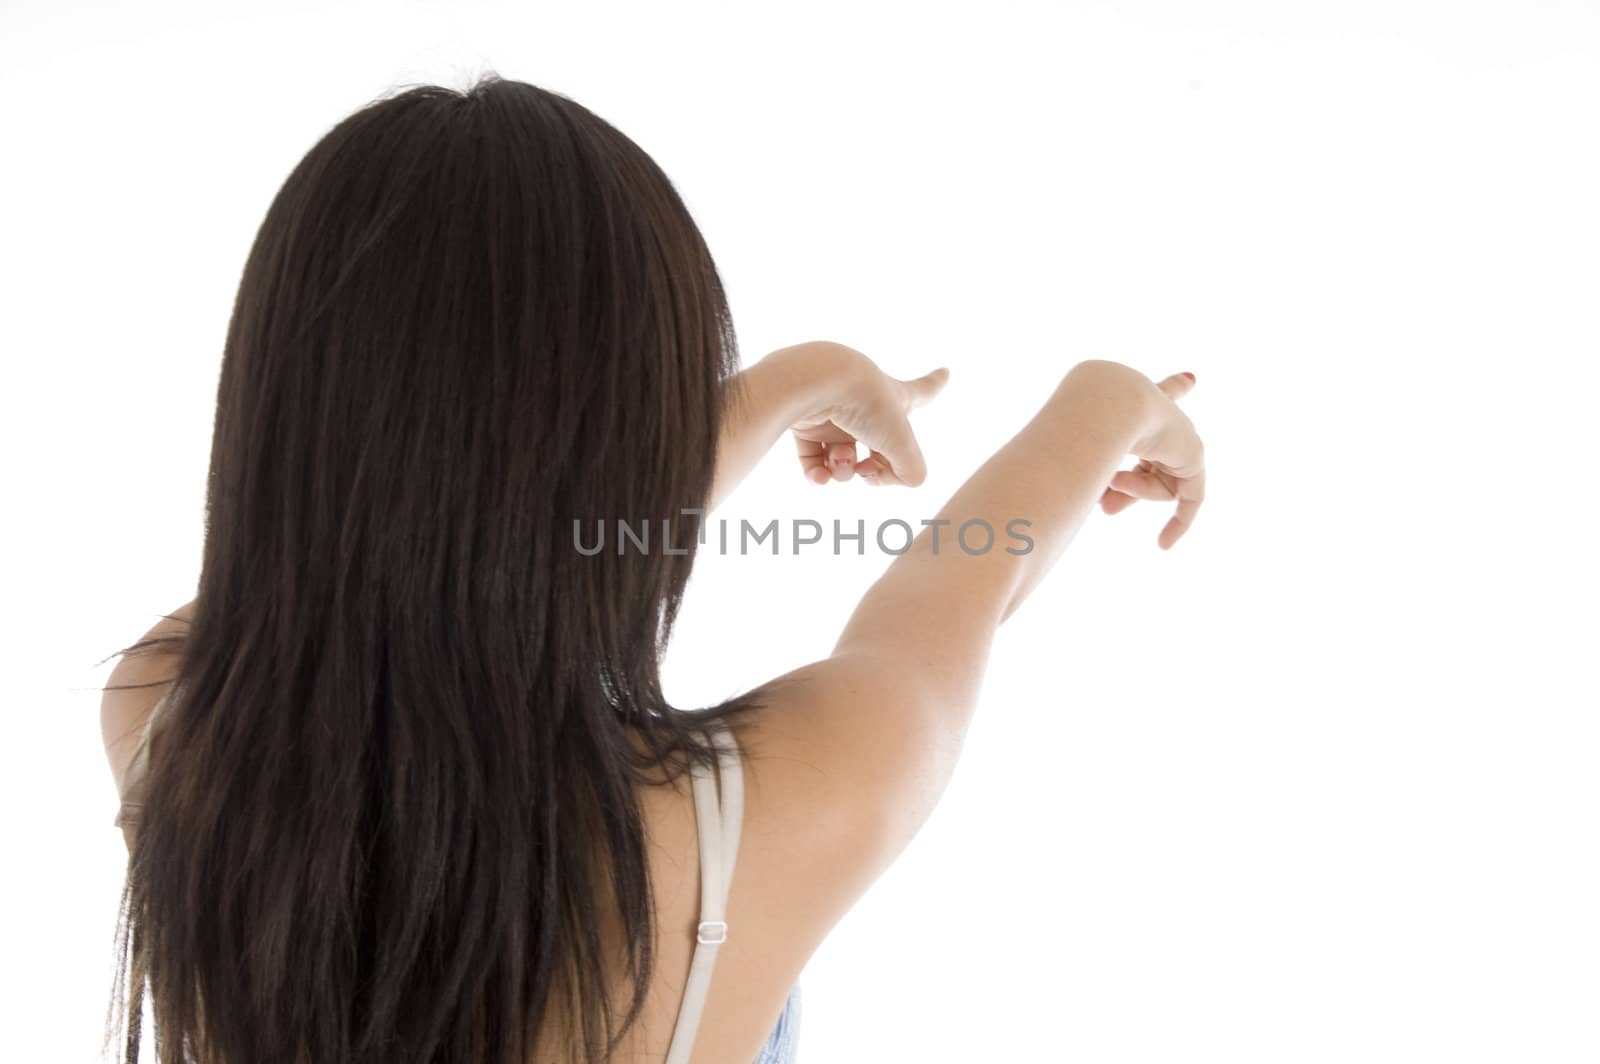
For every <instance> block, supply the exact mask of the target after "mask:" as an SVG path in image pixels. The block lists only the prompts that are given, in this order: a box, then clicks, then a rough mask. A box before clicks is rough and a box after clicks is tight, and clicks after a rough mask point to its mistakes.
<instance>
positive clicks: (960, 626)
mask: <svg viewBox="0 0 1600 1064" xmlns="http://www.w3.org/2000/svg"><path fill="white" fill-rule="evenodd" d="M1129 372H1131V371H1128V370H1127V369H1126V367H1120V366H1117V365H1115V364H1112V363H1104V362H1098V361H1092V362H1085V363H1080V364H1079V365H1078V366H1077V367H1075V368H1074V369H1073V370H1072V372H1070V373H1069V374H1067V377H1066V379H1065V380H1063V381H1062V383H1061V385H1060V387H1058V388H1057V389H1056V391H1055V393H1054V394H1053V395H1052V396H1051V397H1050V399H1049V400H1048V401H1047V402H1046V403H1045V405H1044V407H1043V408H1042V409H1041V410H1040V411H1039V412H1038V413H1037V414H1036V415H1035V416H1034V417H1033V419H1032V420H1031V421H1030V422H1029V423H1028V424H1027V425H1026V426H1025V427H1024V428H1023V429H1022V430H1021V431H1020V432H1018V433H1017V435H1016V436H1015V437H1014V438H1013V439H1012V440H1011V441H1010V442H1008V443H1007V444H1006V445H1005V446H1004V447H1002V448H1001V449H1000V450H999V451H997V452H996V453H995V454H994V455H993V456H992V457H991V458H990V459H989V460H988V461H987V462H985V463H984V464H983V466H981V467H980V468H979V469H978V471H977V472H975V473H974V474H973V475H972V476H971V477H970V478H969V479H968V480H967V482H966V483H965V484H963V485H962V486H961V487H960V488H959V489H958V490H957V491H956V493H955V494H954V495H952V496H951V497H950V499H949V501H948V502H946V503H945V505H944V507H943V508H942V509H941V510H940V511H939V512H938V514H937V515H936V517H935V518H934V521H933V522H932V523H929V527H928V528H926V529H924V530H923V532H922V533H921V534H920V535H919V536H917V538H916V540H915V541H914V542H913V543H912V544H911V547H910V549H909V550H908V551H906V553H904V554H903V555H901V556H900V557H898V558H896V559H895V561H894V563H893V564H891V565H890V566H889V567H888V569H887V571H886V572H885V573H884V574H883V576H882V577H880V578H879V580H878V581H877V583H876V584H874V585H873V587H872V588H871V589H870V590H868V592H867V594H866V595H865V596H864V597H863V598H862V600H861V604H860V605H859V606H858V607H857V608H856V611H855V613H854V614H853V615H852V617H851V618H850V621H849V623H848V624H847V625H846V626H845V629H844V632H843V633H842V635H841V636H840V639H839V642H838V645H837V646H836V648H835V654H840V653H852V652H859V653H865V654H869V655H872V656H874V657H877V658H881V659H883V660H899V661H903V662H904V663H905V665H906V668H907V669H908V670H914V671H916V672H918V673H920V674H921V679H922V682H923V683H925V684H928V685H929V686H930V688H931V689H934V690H936V691H937V692H938V695H937V697H936V698H934V699H933V702H934V703H935V704H937V705H940V706H942V707H946V709H948V707H950V706H957V707H962V708H961V709H960V711H959V713H958V715H959V714H961V713H964V712H965V711H966V709H969V708H970V706H971V705H972V704H973V703H974V701H975V699H976V697H977V692H978V687H979V684H980V682H981V679H982V676H983V669H984V664H985V662H986V660H987V657H988V652H989V646H990V642H991V639H992V637H993V635H994V632H995V629H996V628H998V627H999V625H1000V624H1001V623H1002V622H1003V621H1004V620H1005V619H1006V618H1007V617H1009V616H1010V615H1011V614H1012V612H1014V611H1015V610H1016V608H1017V607H1018V606H1019V605H1020V604H1021V603H1022V601H1023V599H1024V598H1026V597H1027V595H1028V593H1029V592H1030V591H1031V590H1032V589H1033V588H1034V587H1035V586H1036V585H1037V584H1038V583H1039V581H1040V580H1041V579H1042V578H1043V577H1044V575H1045V573H1047V572H1048V571H1049V569H1050V568H1051V566H1053V565H1054V564H1055V562H1056V560H1057V559H1058V558H1060V556H1061V554H1062V552H1063V551H1064V550H1065V548H1066V546H1067V544H1068V542H1070V541H1071V539H1072V537H1073V535H1074V534H1075V533H1076V532H1077V529H1078V527H1079V526H1080V525H1081V524H1082V523H1083V521H1084V519H1085V518H1086V517H1087V516H1088V514H1089V513H1090V512H1091V511H1092V510H1093V509H1094V506H1095V503H1096V502H1097V501H1098V500H1099V498H1100V495H1101V493H1102V492H1104V491H1105V489H1106V485H1107V483H1108V482H1109V481H1110V479H1111V476H1112V474H1113V473H1115V472H1116V470H1117V467H1118V466H1119V465H1120V464H1121V462H1122V460H1123V459H1124V458H1125V457H1126V455H1127V454H1128V452H1129V449H1130V447H1131V446H1132V445H1133V444H1134V441H1135V440H1136V439H1137V438H1138V437H1139V435H1140V434H1141V433H1142V432H1143V431H1145V427H1146V426H1147V424H1148V418H1149V416H1150V415H1149V409H1148V404H1147V402H1146V401H1145V400H1144V399H1143V398H1141V395H1140V391H1139V389H1137V388H1134V387H1130V386H1129V384H1128V382H1127V379H1126V376H1125V375H1126V374H1127V373H1129ZM1015 522H1025V523H1021V524H1017V523H1015ZM969 523H970V525H971V527H970V528H969V530H968V531H967V533H966V534H965V536H963V532H962V529H963V526H967V525H969ZM991 534H992V539H991V538H990V537H991ZM1022 537H1025V538H1026V543H1024V542H1023V541H1022ZM964 544H966V546H965V547H964ZM981 545H987V548H988V549H986V550H981V551H980V550H979V547H980V546H981ZM968 548H970V549H968ZM963 719H964V717H963Z"/></svg>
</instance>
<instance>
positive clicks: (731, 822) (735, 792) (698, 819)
mask: <svg viewBox="0 0 1600 1064" xmlns="http://www.w3.org/2000/svg"><path fill="white" fill-rule="evenodd" d="M712 738H713V741H714V742H715V743H716V745H717V747H718V752H719V754H720V755H721V756H720V771H719V773H718V775H719V777H720V779H721V784H722V798H721V803H720V806H719V804H718V800H717V795H716V787H715V784H713V782H712V780H711V773H710V770H708V769H705V768H701V767H700V766H695V767H693V768H692V769H691V770H690V771H691V774H692V778H693V783H694V811H695V829H696V832H697V834H698V835H699V839H700V923H699V926H698V927H697V928H696V929H695V946H694V957H693V959H692V960H690V962H689V978H688V980H687V981H686V982H685V983H684V987H683V1003H682V1004H681V1005H680V1006H679V1007H678V1023H677V1026H676V1027H675V1028H674V1029H673V1032H672V1047H671V1048H670V1049H669V1050H668V1051H667V1061H666V1064H689V1054H690V1053H691V1052H693V1050H694V1039H695V1034H696V1033H697V1032H698V1031H699V1029H700V1014H701V1013H702V1012H704V1011H705V1007H706V996H707V994H708V993H709V992H710V990H711V972H712V969H713V968H714V967H715V965H716V962H717V947H718V946H720V945H721V944H722V943H723V942H725V941H727V938H728V923H727V903H728V888H729V887H730V886H731V885H732V883H733V868H734V863H735V861H736V859H737V857H738V854H739V831H740V828H741V826H742V821H743V819H744V772H743V766H742V765H741V764H740V760H739V747H738V744H737V743H736V742H734V740H733V734H732V733H731V732H730V731H729V730H728V729H727V728H720V729H718V730H717V731H716V732H715V733H714V734H713V737H712Z"/></svg>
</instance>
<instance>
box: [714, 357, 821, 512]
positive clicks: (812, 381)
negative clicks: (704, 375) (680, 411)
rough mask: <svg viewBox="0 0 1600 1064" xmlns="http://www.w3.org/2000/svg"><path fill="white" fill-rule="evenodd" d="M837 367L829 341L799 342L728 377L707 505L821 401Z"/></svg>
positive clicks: (723, 494) (719, 498) (718, 499)
mask: <svg viewBox="0 0 1600 1064" xmlns="http://www.w3.org/2000/svg"><path fill="white" fill-rule="evenodd" d="M838 372H842V370H841V369H840V368H839V366H838V360H836V359H834V358H832V357H831V350H830V346H829V345H827V344H823V343H804V344H795V345H793V346H791V347H784V348H780V349H779V350H777V351H774V352H772V353H771V354H769V355H767V356H766V357H765V358H763V359H762V360H761V361H759V362H757V363H755V364H754V365H753V366H750V367H749V368H748V369H745V370H742V371H741V372H739V373H738V374H736V375H735V376H734V377H732V378H731V379H730V380H729V381H728V383H727V384H726V385H725V386H724V393H723V407H722V430H721V433H720V435H719V439H718V441H717V470H716V477H715V480H714V483H713V484H712V489H711V499H710V500H709V502H708V503H707V505H706V509H707V510H714V509H716V508H717V506H719V505H720V504H721V503H722V501H723V500H724V499H726V498H727V497H728V496H729V495H730V494H732V492H733V489H734V488H736V487H738V485H739V482H740V481H742V480H743V479H744V478H745V476H746V475H747V474H748V473H749V472H750V470H751V469H753V468H755V465H756V463H757V462H759V461H761V459H762V457H763V456H764V455H766V453H767V452H768V451H770V450H771V449H772V446H773V444H775V443H777V442H778V440H779V439H781V438H782V436H783V434H784V432H786V431H787V430H788V429H789V427H790V426H791V425H793V424H794V423H795V422H797V421H799V420H800V419H801V418H803V417H805V416H806V415H807V414H808V413H810V412H811V411H813V410H816V409H818V408H819V407H821V406H823V405H825V404H826V402H827V397H828V395H829V394H830V393H829V389H830V387H832V386H833V385H834V383H836V382H834V381H833V380H832V378H833V377H834V375H835V374H836V373H838Z"/></svg>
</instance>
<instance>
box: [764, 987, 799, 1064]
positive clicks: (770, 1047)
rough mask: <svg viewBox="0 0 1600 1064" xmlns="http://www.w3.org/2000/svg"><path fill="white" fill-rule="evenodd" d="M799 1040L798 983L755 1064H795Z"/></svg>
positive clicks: (785, 1003)
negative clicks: (796, 1045)
mask: <svg viewBox="0 0 1600 1064" xmlns="http://www.w3.org/2000/svg"><path fill="white" fill-rule="evenodd" d="M799 1039H800V984H799V983H796V984H795V985H794V989H793V990H791V991H789V1000H788V1001H785V1002H784V1003H783V1011H782V1012H781V1013H779V1014H778V1026H776V1027H774V1028H773V1029H772V1035H771V1036H770V1037H769V1038H768V1039H767V1044H766V1045H764V1046H762V1047H761V1055H760V1056H759V1057H757V1058H756V1060H755V1064H794V1061H795V1059H796V1056H795V1054H796V1050H795V1043H796V1042H798V1041H799Z"/></svg>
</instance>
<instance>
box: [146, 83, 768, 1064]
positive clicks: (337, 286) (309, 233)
mask: <svg viewBox="0 0 1600 1064" xmlns="http://www.w3.org/2000/svg"><path fill="white" fill-rule="evenodd" d="M736 357H737V355H736V350H735V345H734V336H733V331H732V327H731V324H730V320H729V315H728V309H727V306H726V302H725V299H724V295H723V291H722V287H721V285H720V283H719V280H718V277H717V272H716V269H715V267H714V265H713V262H712V259H711V256H710V254H709V253H708V251H707V249H706V247H705V245H704V243H703V241H702V240H701V237H700V235H699V233H698V231H697V230H696V228H695V225H694V223H693V221H692V220H691V218H690V216H689V214H688V212H687V210H686V209H685V207H684V205H683V203H682V202H681V201H680V199H679V197H678V196H677V194H676V193H675V192H674V190H673V187H672V185H671V183H670V182H669V181H668V180H667V178H666V177H665V175H663V174H662V172H661V171H660V170H659V169H658V168H657V166H656V165H655V163H654V162H653V161H652V160H651V159H650V157H649V156H648V155H646V154H645V153H644V152H643V151H642V150H640V148H639V147H638V146H636V145H635V144H634V143H633V142H631V141H630V140H628V138H626V137H624V136H623V135H622V134H621V133H619V132H618V131H617V130H615V129H614V128H612V127H611V126H610V125H608V124H607V123H605V122H604V121H602V120H601V119H599V118H597V117H596V116H595V115H593V114H591V113H590V112H589V111H587V110H585V109H584V108H583V107H581V106H579V105H578V104H576V103H574V102H572V101H571V100H569V99H566V98H563V97H561V96H559V95H555V94H553V93H550V92H546V91H543V90H541V89H538V88H535V87H534V86H531V85H527V84H524V83H520V82H516V81H508V80H502V79H499V78H498V77H495V76H489V77H487V78H485V79H483V80H481V81H480V82H479V83H478V84H476V85H475V86H474V87H472V88H471V89H470V90H469V91H466V92H458V91H455V90H451V89H446V88H441V87H436V86H423V87H418V88H412V89H409V90H407V91H404V92H399V93H397V94H393V95H390V96H388V97H386V98H383V99H380V100H378V101H376V102H374V103H372V104H370V105H369V106H367V107H365V108H363V109H362V110H360V111H359V112H357V113H356V114H354V115H352V116H351V117H349V118H347V119H346V120H344V121H343V122H341V123H339V125H338V126H336V127H335V128H334V129H332V130H331V131H330V132H329V133H328V134H327V135H326V136H325V137H323V138H322V140H321V141H320V142H319V143H318V144H317V145H316V146H315V147H314V148H312V150H311V151H310V152H309V153H308V154H307V155H306V156H305V158H304V159H303V160H302V161H301V162H300V164H299V165H298V166H296V167H295V169H294V170H293V172H292V173H291V174H290V175H289V177H288V179H287V181H286V182H285V183H284V185H283V188H282V190H281V191H280V192H279V194H278V196H277V197H276V199H275V200H274V202H273V203H272V206H271V208H270V210H269V211H268V213H267V216H266V219H265V221H264V222H263V224H262V226H261V229H260V232H259V233H258V235H257V237H256V241H255V244H254V246H253V248H252V249H251V252H250V256H249V260H248V262H247V264H246V266H245V270H244V274H243V277H242V280H241V283H240V286H239V293H238V299H237V303H236V305H235V307H234V311H233V316H232V319H231V321H230V324H229V328H228V335H227V341H226V348H225V352H224V357H223V364H222V373H221V381H220V385H219V388H218V398H217V413H216V425H215V435H214V443H213V451H212V458H211V468H210V478H209V484H208V499H207V526H206V540H205V553H204V562H203V570H202V574H201V579H200V587H199V594H198V597H197V599H196V602H195V608H194V616H193V621H192V624H191V627H190V628H189V630H188V631H187V633H186V634H185V635H183V636H182V638H181V640H180V641H179V645H178V646H177V648H176V650H177V652H178V653H179V654H180V657H179V658H178V659H177V660H178V661H179V665H178V669H177V672H176V677H177V681H176V683H175V685H174V686H173V688H172V690H171V692H170V694H169V696H168V703H169V704H168V706H167V708H166V710H165V711H164V712H163V715H162V717H161V722H160V724H159V725H158V727H157V728H156V729H155V731H154V733H153V737H152V747H151V756H150V775H149V779H148V791H147V793H146V795H145V805H144V811H143V816H142V818H141V820H140V824H139V829H138V833H137V835H136V837H135V841H134V844H133V851H132V855H131V857H130V860H129V878H128V886H127V890H126V893H125V895H124V903H125V908H124V924H123V930H124V933H125V936H126V937H125V939H124V943H123V945H124V950H125V953H124V960H125V963H126V966H127V967H126V970H125V972H124V973H123V975H122V977H121V979H120V982H119V986H120V990H119V997H118V1000H119V1001H121V1002H123V1004H125V1005H127V1004H131V1005H132V1006H133V1007H132V1009H131V1010H128V1011H125V1012H124V1014H122V1015H121V1017H120V1018H121V1020H122V1021H124V1023H125V1026H124V1029H123V1032H124V1034H123V1036H124V1038H125V1039H126V1043H125V1044H128V1052H129V1054H130V1055H131V1054H133V1053H134V1052H135V1050H134V1048H133V1046H135V1045H136V1044H137V1040H138V1033H139V1032H138V1026H139V1025H138V1004H139V1000H138V999H139V992H140V990H141V989H142V988H143V987H145V986H146V985H148V987H149V994H150V998H149V1003H150V1006H151V1008H152V1015H153V1017H154V1033H155V1039H156V1051H157V1055H158V1056H159V1057H160V1058H161V1059H162V1060H185V1059H198V1060H201V1061H205V1062H207V1064H240V1062H244V1061H251V1062H260V1061H283V1062H286V1064H302V1062H304V1064H321V1062H325V1061H326V1062H332V1061H339V1062H341V1064H348V1062H368V1061H372V1062H376V1061H385V1062H408V1061H443V1060H450V1061H465V1060H472V1061H494V1062H501V1061H504V1062H512V1061H515V1062H517V1064H522V1062H523V1061H525V1060H526V1059H527V1057H528V1052H529V1049H530V1047H531V1037H532V1034H533V1031H534V1030H535V1028H536V1027H537V1025H538V1024H539V1022H540V1021H541V1020H542V1019H547V1018H549V1017H552V1016H556V1015H559V1016H561V1017H563V1019H564V1023H563V1026H564V1028H566V1029H570V1030H572V1031H574V1032H575V1033H576V1034H577V1036H578V1037H576V1038H575V1044H576V1048H577V1050H578V1055H579V1056H580V1057H582V1058H584V1059H595V1058H598V1057H600V1056H603V1055H604V1053H605V1051H606V1049H607V1045H608V1041H609V1040H610V1039H612V1038H614V1036H615V1035H616V1034H618V1033H619V1032H620V1030H621V1029H622V1028H623V1027H625V1026H626V1025H627V1022H628V1021H631V1020H632V1019H633V1017H634V1015H635V1014H636V1010H637V1009H638V1007H639V1006H640V1005H641V1004H642V996H641V995H642V992H643V990H644V986H645V980H646V979H647V978H648V975H649V971H650V969H651V950H650V932H651V926H652V920H651V908H650V898H649V880H648V875H647V866H646V862H645V856H644V848H643V839H642V829H641V821H640V813H639V805H638V802H637V800H636V797H635V790H634V787H635V785H636V784H637V783H638V782H639V781H640V780H641V779H643V778H644V777H646V776H649V775H652V774H654V773H655V770H657V769H663V770H667V771H675V770H677V769H680V768H681V767H682V765H683V763H684V762H685V760H686V759H706V758H709V757H710V756H711V753H710V748H709V746H708V745H707V743H706V742H705V739H704V736H703V734H702V733H701V732H700V731H699V729H700V728H701V727H703V725H704V724H705V723H706V722H707V721H708V720H709V718H708V717H706V716H703V715H696V714H688V713H682V712H680V711H678V710H676V709H674V708H673V707H672V706H670V705H668V704H667V702H666V700H665V699H664V698H663V696H662V692H661V689H660V683H659V676H658V656H659V650H660V648H661V646H662V644H663V642H664V640H665V638H666V635H667V633H668V632H669V631H670V628H671V625H672V620H673V618H674V616H675V614H676V610H677V604H678V600H679V596H680V594H681V592H682V590H683V587H684V584H685V581H686V580H687V577H688V572H689V565H690V562H691V559H692V552H693V547H694V543H695V540H696V534H697V528H696V527H695V524H694V522H693V520H692V519H689V518H685V517H684V515H683V514H682V511H683V510H684V509H686V508H694V507H698V506H701V505H702V504H703V501H704V499H705V498H706V496H707V494H708V491H709V486H710V480H711V476H712V472H713V464H714V454H715V445H716V439H717V432H718V427H719V420H720V419H719V411H720V403H721V401H722V400H721V392H722V386H723V382H724V380H725V378H726V377H727V375H728V373H729V372H730V370H731V369H732V367H733V365H734V363H735V361H736ZM619 520H623V521H628V522H630V523H631V524H632V526H633V527H634V528H641V527H645V526H644V522H649V526H648V527H649V528H650V530H651V537H652V538H651V539H650V542H649V545H648V549H642V550H641V549H636V546H635V545H634V544H632V543H630V545H629V549H627V550H621V549H620V544H610V543H608V546H607V549H606V550H602V551H600V552H599V553H598V554H593V555H589V554H586V553H583V552H580V551H579V550H577V549H575V544H574V531H573V530H574V522H575V521H579V522H583V523H584V525H583V527H584V528H586V529H589V530H593V529H595V528H596V527H597V525H598V523H599V522H605V523H607V524H608V525H614V523H615V522H616V521H619ZM669 520H670V521H671V522H672V524H671V526H670V528H671V531H670V532H669V540H670V542H668V543H663V542H662V538H661V534H662V528H663V526H662V522H663V521H669ZM592 534H593V532H592V531H591V532H589V533H586V536H592ZM664 548H665V549H664ZM153 649H168V650H170V649H172V648H170V647H167V646H162V647H159V648H158V647H156V646H155V645H154V643H151V644H147V643H145V642H141V643H140V644H135V646H134V647H131V648H129V650H130V651H135V652H142V651H148V650H153ZM740 708H742V707H741V706H740V705H736V704H729V705H727V706H723V707H718V708H717V709H716V710H715V711H714V712H713V713H712V714H711V716H721V715H724V714H727V713H732V712H736V711H737V710H738V709H740ZM607 907H609V911H610V912H612V913H614V914H615V916H614V918H615V919H617V920H619V923H618V925H617V926H619V927H621V928H622V929H623V933H624V934H625V936H626V940H627V943H628V949H627V952H626V957H627V966H626V969H625V971H626V974H627V976H628V977H629V979H631V981H632V988H633V996H632V998H631V1000H630V999H628V998H626V997H624V998H623V999H622V1000H621V1002H620V1004H621V1006H623V1007H622V1008H618V1009H613V1008H612V1005H613V1002H610V1001H608V999H607V993H606V987H607V985H608V983H607V979H608V977H609V974H608V973H609V969H608V968H607V966H606V965H605V964H604V962H603V958H602V948H601V942H600V939H599V936H598V928H599V925H600V920H599V917H600V914H601V913H602V911H605V910H606V909H607ZM614 1013H615V1014H614ZM619 1017H620V1019H619Z"/></svg>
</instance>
